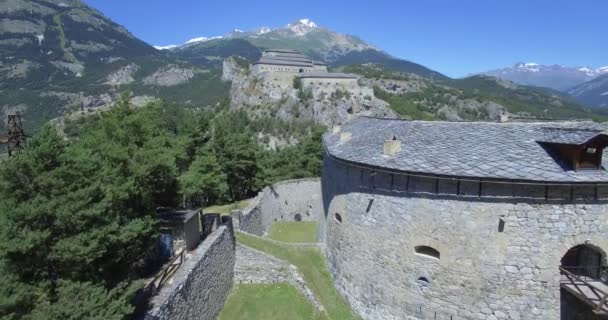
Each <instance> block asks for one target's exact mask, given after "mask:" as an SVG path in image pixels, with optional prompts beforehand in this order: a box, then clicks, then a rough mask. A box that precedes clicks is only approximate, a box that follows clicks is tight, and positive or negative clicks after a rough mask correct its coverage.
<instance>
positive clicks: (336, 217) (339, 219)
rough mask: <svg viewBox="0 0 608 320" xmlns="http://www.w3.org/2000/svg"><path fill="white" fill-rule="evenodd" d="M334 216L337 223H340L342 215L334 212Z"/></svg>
mask: <svg viewBox="0 0 608 320" xmlns="http://www.w3.org/2000/svg"><path fill="white" fill-rule="evenodd" d="M334 218H335V219H336V221H338V222H339V223H342V216H341V215H340V214H339V213H337V212H336V214H335V215H334Z"/></svg>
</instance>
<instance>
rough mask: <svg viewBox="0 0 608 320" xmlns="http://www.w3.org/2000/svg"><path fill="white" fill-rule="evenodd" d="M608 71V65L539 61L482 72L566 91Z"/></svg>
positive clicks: (517, 81) (526, 83)
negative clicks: (595, 66)
mask: <svg viewBox="0 0 608 320" xmlns="http://www.w3.org/2000/svg"><path fill="white" fill-rule="evenodd" d="M607 73H608V66H607V67H602V68H590V67H567V66H562V65H557V64H553V65H544V64H538V63H532V62H527V63H523V62H522V63H517V64H515V65H514V66H512V67H508V68H502V69H497V70H491V71H486V72H482V73H481V74H484V75H489V76H493V77H497V78H501V79H505V80H510V81H513V82H516V83H519V84H523V85H530V86H538V87H548V88H552V89H556V90H560V91H566V90H568V89H570V88H572V87H574V86H576V85H579V84H582V83H584V82H587V81H589V80H592V79H594V78H596V77H598V76H600V75H602V74H607Z"/></svg>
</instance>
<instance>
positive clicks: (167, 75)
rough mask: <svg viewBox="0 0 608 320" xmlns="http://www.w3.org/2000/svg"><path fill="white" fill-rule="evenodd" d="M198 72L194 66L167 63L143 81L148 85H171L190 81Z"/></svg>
mask: <svg viewBox="0 0 608 320" xmlns="http://www.w3.org/2000/svg"><path fill="white" fill-rule="evenodd" d="M195 73H196V70H195V69H194V68H182V67H179V66H177V65H174V64H170V65H166V66H163V67H161V68H160V69H158V70H157V71H156V72H154V73H153V74H151V75H149V76H147V77H145V78H144V79H143V83H144V84H146V85H152V86H160V87H171V86H177V85H180V84H183V83H186V82H188V80H190V79H192V78H193V77H194V75H195Z"/></svg>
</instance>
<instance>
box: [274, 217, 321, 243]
mask: <svg viewBox="0 0 608 320" xmlns="http://www.w3.org/2000/svg"><path fill="white" fill-rule="evenodd" d="M268 237H269V238H270V239H272V240H277V241H283V242H305V243H312V242H317V223H316V222H275V223H273V224H272V225H271V226H270V232H269V233H268Z"/></svg>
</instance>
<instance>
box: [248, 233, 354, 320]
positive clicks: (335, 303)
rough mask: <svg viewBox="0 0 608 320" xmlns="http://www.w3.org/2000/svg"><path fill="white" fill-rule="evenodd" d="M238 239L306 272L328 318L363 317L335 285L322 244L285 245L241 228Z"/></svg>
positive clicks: (311, 287) (305, 274)
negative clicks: (312, 245)
mask: <svg viewBox="0 0 608 320" xmlns="http://www.w3.org/2000/svg"><path fill="white" fill-rule="evenodd" d="M236 239H237V241H238V242H239V243H241V244H243V245H246V246H249V247H251V248H254V249H257V250H261V251H264V252H266V253H268V254H271V255H273V256H275V257H277V258H279V259H283V260H285V261H287V262H289V263H291V264H293V265H295V266H297V267H298V270H299V271H300V273H302V276H304V280H305V281H306V285H307V286H308V287H309V288H310V289H311V290H312V291H313V292H314V294H315V296H316V297H317V299H319V301H320V302H321V304H322V305H323V307H324V308H325V311H326V312H327V319H331V320H346V319H359V317H357V316H355V314H354V313H353V312H352V310H351V309H350V307H349V305H348V304H347V303H346V301H344V299H343V298H342V296H341V295H340V294H339V293H338V291H337V290H336V288H335V287H334V284H333V282H332V280H331V277H330V276H329V270H328V269H327V265H326V264H325V257H324V256H323V253H322V252H321V250H320V249H319V248H315V247H294V246H289V245H287V244H285V245H282V244H278V243H275V242H272V241H269V240H264V239H260V238H256V237H252V236H249V235H247V234H244V233H241V232H236ZM284 319H289V318H287V317H285V318H284Z"/></svg>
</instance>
